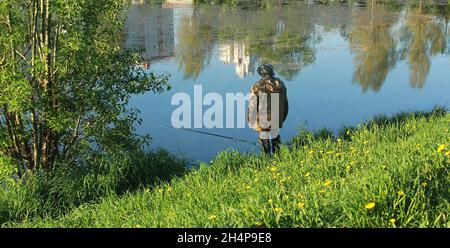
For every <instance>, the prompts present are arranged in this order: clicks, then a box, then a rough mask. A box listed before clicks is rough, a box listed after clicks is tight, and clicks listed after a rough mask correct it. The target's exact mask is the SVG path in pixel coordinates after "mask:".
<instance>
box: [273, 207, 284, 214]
mask: <svg viewBox="0 0 450 248" xmlns="http://www.w3.org/2000/svg"><path fill="white" fill-rule="evenodd" d="M274 211H275V213H277V214H279V213H281V212H282V211H283V209H281V208H275V209H274Z"/></svg>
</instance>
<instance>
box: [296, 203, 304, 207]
mask: <svg viewBox="0 0 450 248" xmlns="http://www.w3.org/2000/svg"><path fill="white" fill-rule="evenodd" d="M297 207H298V208H304V207H305V203H303V202H299V203H297Z"/></svg>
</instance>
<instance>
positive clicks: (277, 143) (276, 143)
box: [271, 135, 281, 154]
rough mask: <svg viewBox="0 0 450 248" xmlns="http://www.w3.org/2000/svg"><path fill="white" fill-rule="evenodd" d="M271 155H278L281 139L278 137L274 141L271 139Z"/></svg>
mask: <svg viewBox="0 0 450 248" xmlns="http://www.w3.org/2000/svg"><path fill="white" fill-rule="evenodd" d="M271 141H272V154H275V153H278V152H279V151H280V145H281V138H280V135H278V136H277V137H276V138H275V139H272V140H271Z"/></svg>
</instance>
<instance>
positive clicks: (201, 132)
mask: <svg viewBox="0 0 450 248" xmlns="http://www.w3.org/2000/svg"><path fill="white" fill-rule="evenodd" d="M161 127H164V128H170V129H175V130H183V131H186V132H191V133H195V134H204V135H209V136H213V137H217V138H223V139H228V140H233V141H238V142H242V143H247V144H250V145H254V146H256V145H258V143H257V142H253V141H250V140H247V139H242V138H238V137H232V136H227V135H222V134H217V133H211V132H206V131H200V130H195V129H192V128H174V127H172V126H166V125H164V124H161Z"/></svg>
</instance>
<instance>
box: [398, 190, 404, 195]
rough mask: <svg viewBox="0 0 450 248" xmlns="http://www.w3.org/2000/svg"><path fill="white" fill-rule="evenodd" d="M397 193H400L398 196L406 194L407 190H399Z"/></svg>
mask: <svg viewBox="0 0 450 248" xmlns="http://www.w3.org/2000/svg"><path fill="white" fill-rule="evenodd" d="M397 194H398V196H404V195H405V192H403V191H401V190H400V191H399V192H397Z"/></svg>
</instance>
